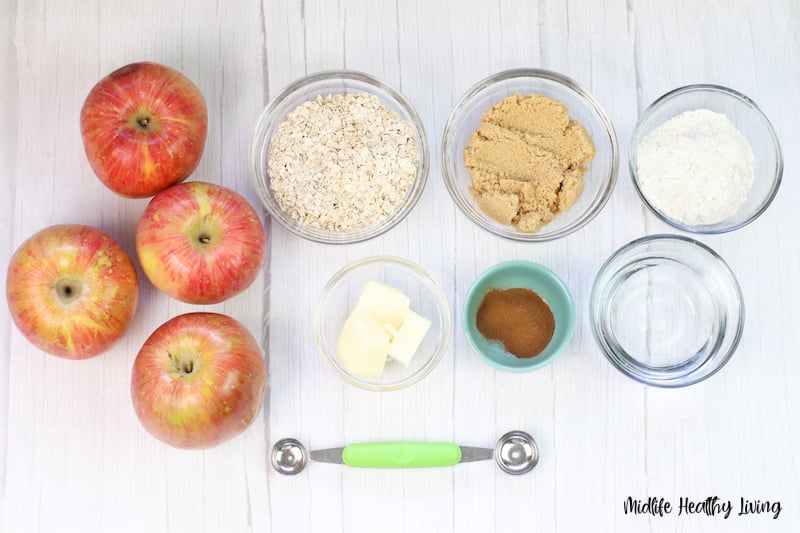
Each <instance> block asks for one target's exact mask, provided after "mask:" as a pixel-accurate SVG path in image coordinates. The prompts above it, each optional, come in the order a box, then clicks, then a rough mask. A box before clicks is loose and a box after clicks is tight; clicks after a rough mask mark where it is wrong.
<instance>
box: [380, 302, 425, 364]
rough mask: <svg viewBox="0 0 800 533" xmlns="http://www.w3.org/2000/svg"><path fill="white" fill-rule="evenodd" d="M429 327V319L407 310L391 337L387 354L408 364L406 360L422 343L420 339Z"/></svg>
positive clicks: (409, 358)
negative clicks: (398, 327)
mask: <svg viewBox="0 0 800 533" xmlns="http://www.w3.org/2000/svg"><path fill="white" fill-rule="evenodd" d="M430 327H431V321H430V320H428V319H427V318H425V317H424V316H421V315H418V314H417V313H415V312H414V311H409V312H408V314H406V318H405V320H403V324H402V325H401V326H400V329H398V330H397V333H396V334H395V335H394V337H393V338H392V342H391V343H390V345H389V356H390V357H391V358H392V359H394V360H395V361H399V362H401V363H403V364H404V365H408V362H409V361H411V358H412V357H414V354H415V353H417V349H418V348H419V345H420V344H422V339H424V338H425V334H426V333H428V329H429V328H430Z"/></svg>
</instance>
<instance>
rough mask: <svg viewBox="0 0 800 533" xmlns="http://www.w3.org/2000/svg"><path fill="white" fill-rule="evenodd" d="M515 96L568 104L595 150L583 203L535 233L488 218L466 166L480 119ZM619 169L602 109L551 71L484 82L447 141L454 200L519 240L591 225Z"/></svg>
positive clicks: (450, 125) (478, 220)
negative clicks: (471, 138)
mask: <svg viewBox="0 0 800 533" xmlns="http://www.w3.org/2000/svg"><path fill="white" fill-rule="evenodd" d="M516 93H520V94H522V95H526V94H534V93H538V94H544V95H545V96H549V97H551V98H554V99H556V100H560V101H561V102H563V103H564V104H565V105H566V106H567V108H568V109H569V116H570V118H572V119H575V120H579V121H580V122H581V123H582V124H583V126H584V128H586V132H587V133H588V134H589V136H590V137H591V138H592V140H593V141H594V144H595V148H596V154H595V157H594V159H593V160H592V162H591V163H589V168H588V170H587V171H586V173H585V174H584V176H583V178H584V181H585V188H584V190H583V193H582V194H581V196H580V198H578V201H577V202H575V204H574V205H573V206H572V207H570V208H569V209H568V210H567V211H565V212H563V213H560V214H559V215H557V216H556V217H555V218H554V219H553V220H552V221H551V222H550V223H549V224H547V225H546V226H544V227H543V228H542V229H541V230H539V231H538V232H535V233H530V232H523V231H518V230H516V229H515V228H514V227H513V226H507V225H505V224H501V223H500V222H497V221H495V220H493V219H492V218H490V217H489V216H488V215H486V214H485V213H484V212H483V211H482V210H481V209H480V208H479V207H478V205H477V203H476V202H475V199H474V198H473V197H472V195H471V194H470V192H469V188H470V186H471V185H472V179H471V177H470V174H469V171H468V170H467V169H466V167H465V166H464V148H465V147H466V145H467V139H468V138H469V136H470V135H472V133H473V132H474V131H475V129H476V128H477V127H478V124H479V122H480V118H481V115H483V113H485V112H486V111H487V110H488V109H489V108H490V107H492V106H493V105H494V104H496V103H497V102H499V101H500V100H503V99H504V98H506V97H508V96H513V95H514V94H516ZM618 165H619V153H618V148H617V136H616V133H615V132H614V126H613V125H612V124H611V121H610V120H609V118H608V116H607V115H606V113H605V111H603V109H602V108H601V107H600V104H599V103H598V102H597V101H596V100H595V99H594V98H593V97H592V95H590V94H589V93H588V92H587V91H586V90H585V89H583V88H582V87H580V86H579V85H578V84H577V83H575V82H574V81H572V80H571V79H569V78H567V77H565V76H562V75H560V74H557V73H555V72H550V71H547V70H539V69H516V70H507V71H504V72H500V73H498V74H495V75H493V76H490V77H488V78H486V79H484V80H483V81H481V82H479V83H478V84H476V85H475V86H474V87H472V88H471V89H470V90H469V91H467V93H466V94H465V95H464V96H463V97H462V98H461V100H460V101H459V102H458V103H457V104H456V106H455V108H453V111H452V112H451V113H450V117H449V118H448V119H447V124H445V127H444V135H443V136H442V175H443V176H444V182H445V185H446V186H447V190H448V191H449V192H450V196H451V197H452V198H453V201H455V203H456V205H457V206H458V207H459V208H460V209H461V211H463V212H464V214H465V215H467V218H469V219H470V220H471V221H472V222H474V223H475V224H477V225H478V226H480V227H482V228H483V229H485V230H487V231H489V232H491V233H494V234H495V235H499V236H500V237H505V238H507V239H511V240H516V241H523V242H544V241H551V240H554V239H559V238H561V237H565V236H567V235H569V234H570V233H572V232H574V231H577V230H579V229H580V228H582V227H583V226H585V225H586V224H588V223H589V222H590V221H591V220H592V219H593V218H594V217H595V216H597V214H598V213H599V212H600V211H601V210H602V209H603V207H604V206H605V205H606V202H608V199H609V198H610V197H611V193H612V192H613V190H614V185H615V184H616V181H617V167H618Z"/></svg>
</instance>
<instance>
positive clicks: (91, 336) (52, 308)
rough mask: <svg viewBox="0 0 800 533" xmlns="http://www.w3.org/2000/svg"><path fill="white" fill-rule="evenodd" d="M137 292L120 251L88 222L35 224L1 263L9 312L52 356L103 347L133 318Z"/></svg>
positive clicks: (80, 355) (75, 355)
mask: <svg viewBox="0 0 800 533" xmlns="http://www.w3.org/2000/svg"><path fill="white" fill-rule="evenodd" d="M138 297H139V282H138V279H137V277H136V270H135V269H134V267H133V263H131V260H130V258H129V257H128V255H127V254H126V253H125V251H124V250H123V249H122V247H120V245H119V244H117V242H116V241H115V240H114V239H113V238H111V236H109V235H108V234H106V233H105V232H103V231H101V230H99V229H97V228H93V227H90V226H82V225H58V226H51V227H49V228H46V229H43V230H41V231H39V232H38V233H36V234H35V235H33V236H32V237H30V238H29V239H28V240H26V241H25V242H24V243H22V245H21V246H20V247H19V248H18V249H17V250H16V252H14V255H13V256H12V257H11V262H10V264H9V267H8V276H7V278H6V298H7V300H8V307H9V310H10V311H11V318H12V319H13V320H14V323H15V324H16V326H17V328H19V330H20V331H21V332H22V334H23V335H24V336H25V338H27V339H28V340H29V341H30V342H31V343H33V344H34V345H36V346H37V347H39V348H40V349H42V350H44V351H45V352H48V353H50V354H53V355H57V356H59V357H65V358H68V359H86V358H89V357H94V356H96V355H99V354H101V353H102V352H104V351H106V350H107V349H108V348H110V347H111V345H112V344H114V342H116V341H117V340H118V339H119V338H120V337H122V335H123V334H124V333H125V331H126V330H127V329H128V326H129V324H130V323H131V320H133V316H134V314H135V312H136V303H137V300H138Z"/></svg>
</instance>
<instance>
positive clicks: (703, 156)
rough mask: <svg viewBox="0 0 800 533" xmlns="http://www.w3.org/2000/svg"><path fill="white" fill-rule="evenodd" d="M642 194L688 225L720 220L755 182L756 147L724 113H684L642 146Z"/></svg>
mask: <svg viewBox="0 0 800 533" xmlns="http://www.w3.org/2000/svg"><path fill="white" fill-rule="evenodd" d="M636 170H637V174H638V177H639V186H640V188H641V190H642V194H644V196H645V197H647V200H648V201H649V202H650V203H651V204H652V205H653V206H654V207H655V208H656V209H658V210H659V211H661V212H662V213H663V214H664V215H666V216H668V217H670V218H672V219H675V220H678V221H679V222H682V223H683V224H688V225H698V224H716V223H717V222H721V221H722V220H724V219H726V218H728V217H729V216H731V215H733V214H734V213H735V212H736V211H737V210H738V209H739V207H740V206H741V205H742V204H743V203H744V201H745V200H746V199H747V194H748V192H749V191H750V187H751V185H752V184H753V148H752V147H751V146H750V143H748V142H747V139H745V138H744V136H743V135H742V134H741V132H740V131H739V130H738V129H736V126H734V125H733V123H732V122H731V121H730V119H728V117H727V116H725V115H723V114H722V113H716V112H714V111H710V110H708V109H698V110H695V111H687V112H685V113H681V114H680V115H677V116H675V117H673V118H671V119H669V120H668V121H666V122H664V123H663V124H662V125H661V126H659V127H658V128H656V129H655V130H653V131H652V132H651V133H650V134H649V135H647V136H646V137H645V138H644V139H642V141H641V143H640V144H639V148H638V156H637V165H636Z"/></svg>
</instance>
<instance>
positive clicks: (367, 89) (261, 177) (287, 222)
mask: <svg viewBox="0 0 800 533" xmlns="http://www.w3.org/2000/svg"><path fill="white" fill-rule="evenodd" d="M351 93H352V94H363V93H366V94H370V95H374V96H376V97H377V98H378V100H379V101H380V102H381V104H383V105H384V106H386V107H387V108H389V109H391V110H392V111H395V112H396V113H398V114H399V115H400V116H401V117H402V118H403V119H405V120H406V121H408V122H410V123H411V124H412V125H413V126H414V130H415V131H416V134H417V146H418V147H419V159H418V163H417V176H416V179H415V181H414V183H413V185H412V186H411V187H410V188H409V190H408V191H407V192H406V195H405V198H404V199H403V201H402V202H401V203H400V204H399V205H398V206H397V207H396V208H395V210H394V212H393V213H392V214H390V215H389V216H388V217H386V218H385V219H383V220H381V221H380V222H379V223H377V224H376V225H374V226H372V227H368V228H364V229H361V230H358V231H354V232H349V233H337V232H333V231H325V230H322V229H318V228H314V227H311V226H309V225H306V224H301V223H300V222H298V221H297V220H295V219H294V218H292V216H291V215H289V214H288V213H286V212H285V211H284V210H283V209H282V208H281V206H280V205H279V203H278V201H277V200H276V199H275V195H274V193H273V191H272V188H271V186H270V175H269V171H268V168H267V153H268V152H269V146H270V142H271V139H272V137H273V135H274V134H275V133H276V132H277V131H278V127H279V126H280V124H281V123H282V122H284V121H285V120H286V117H287V115H288V114H289V113H290V112H292V111H293V110H294V109H295V108H297V107H298V106H299V105H301V104H303V103H305V102H307V101H310V100H314V99H316V98H317V97H318V96H322V97H326V96H329V95H335V94H351ZM428 166H429V153H428V141H427V137H426V136H425V129H424V128H423V126H422V121H421V120H420V118H419V116H418V115H417V112H416V111H415V110H414V108H413V107H412V106H411V104H410V103H409V102H408V100H406V99H405V98H404V97H403V95H401V94H400V93H399V92H397V91H396V90H395V89H393V88H392V87H390V86H389V85H387V84H385V83H384V82H382V81H380V80H378V79H376V78H374V77H372V76H370V75H368V74H364V73H361V72H355V71H350V70H335V71H326V72H319V73H317V74H312V75H310V76H306V77H304V78H301V79H299V80H297V81H295V82H294V83H292V84H291V85H289V86H288V87H286V88H285V89H284V90H283V91H281V92H280V94H278V95H277V96H276V97H275V98H274V99H273V100H272V101H271V102H270V103H269V105H268V106H267V107H266V109H264V112H263V113H262V114H261V117H260V118H259V119H258V123H257V124H256V129H255V133H254V134H253V139H252V141H251V143H250V171H251V173H252V175H253V181H254V183H255V186H256V191H257V192H258V195H259V197H260V198H261V201H262V202H263V203H264V207H266V209H267V211H268V212H269V214H270V215H271V216H272V218H273V219H274V220H276V221H277V222H278V223H280V224H281V225H282V226H284V227H285V228H286V229H288V230H289V231H291V232H293V233H295V234H297V235H299V236H301V237H304V238H306V239H309V240H312V241H316V242H321V243H329V244H348V243H354V242H360V241H364V240H367V239H371V238H373V237H377V236H378V235H381V234H383V233H385V232H386V231H388V230H389V229H391V228H392V227H394V226H395V225H397V224H398V223H399V222H400V221H401V220H403V218H405V216H406V215H407V214H408V213H409V212H410V211H411V209H412V208H413V207H414V206H415V205H416V203H417V201H418V200H419V198H420V196H421V195H422V191H423V189H424V188H425V182H426V181H427V179H428ZM309 194H313V192H312V191H309Z"/></svg>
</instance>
